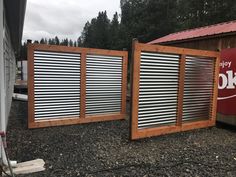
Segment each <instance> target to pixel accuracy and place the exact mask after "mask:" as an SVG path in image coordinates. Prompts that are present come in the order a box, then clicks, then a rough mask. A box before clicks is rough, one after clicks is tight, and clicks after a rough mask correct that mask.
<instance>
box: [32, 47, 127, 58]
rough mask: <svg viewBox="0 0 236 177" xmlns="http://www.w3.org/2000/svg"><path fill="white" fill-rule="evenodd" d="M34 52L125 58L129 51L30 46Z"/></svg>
mask: <svg viewBox="0 0 236 177" xmlns="http://www.w3.org/2000/svg"><path fill="white" fill-rule="evenodd" d="M29 46H30V47H31V48H33V50H42V51H52V52H53V51H54V52H71V53H83V52H85V53H88V54H98V55H109V56H125V55H126V54H127V51H118V50H105V49H94V48H82V47H68V46H61V45H46V44H29Z"/></svg>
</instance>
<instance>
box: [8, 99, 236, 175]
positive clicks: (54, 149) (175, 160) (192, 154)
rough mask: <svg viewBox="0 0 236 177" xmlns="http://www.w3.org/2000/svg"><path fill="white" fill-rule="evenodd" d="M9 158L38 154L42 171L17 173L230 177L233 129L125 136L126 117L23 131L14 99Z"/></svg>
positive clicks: (235, 161) (234, 156)
mask: <svg viewBox="0 0 236 177" xmlns="http://www.w3.org/2000/svg"><path fill="white" fill-rule="evenodd" d="M8 146H9V150H10V157H11V159H16V160H17V161H18V162H23V161H27V160H33V159H36V158H42V159H44V160H45V162H46V170H45V171H44V172H39V173H34V174H29V175H22V177H41V176H47V177H54V176H55V177H67V176H71V177H72V176H73V177H74V176H101V177H105V176H127V177H130V176H204V177H205V176H232V177H233V176H236V131H235V129H234V130H232V129H231V130H227V129H223V128H216V127H214V128H207V129H201V130H194V131H188V132H184V133H176V134H171V135H165V136H160V137H153V138H146V139H142V140H138V141H130V140H129V120H124V121H111V122H102V123H91V124H83V125H74V126H62V127H53V128H42V129H34V130H28V129H27V104H26V103H24V102H19V101H14V102H13V104H12V111H11V116H10V120H9V127H8Z"/></svg>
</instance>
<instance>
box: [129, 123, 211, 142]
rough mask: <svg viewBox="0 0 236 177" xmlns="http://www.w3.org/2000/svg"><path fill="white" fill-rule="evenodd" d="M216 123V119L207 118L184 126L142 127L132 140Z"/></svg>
mask: <svg viewBox="0 0 236 177" xmlns="http://www.w3.org/2000/svg"><path fill="white" fill-rule="evenodd" d="M214 125H215V123H214V121H209V120H206V121H197V122H191V123H184V124H182V126H176V125H169V126H162V127H155V128H147V129H141V130H138V131H137V132H136V134H135V135H134V136H132V140H135V139H140V138H147V137H152V136H159V135H165V134H170V133H176V132H182V131H188V130H194V129H199V128H206V127H212V126H214Z"/></svg>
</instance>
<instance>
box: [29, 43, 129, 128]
mask: <svg viewBox="0 0 236 177" xmlns="http://www.w3.org/2000/svg"><path fill="white" fill-rule="evenodd" d="M35 50H41V51H51V52H70V53H80V54H81V63H80V64H81V81H80V82H81V84H80V90H81V91H80V116H78V117H71V118H68V117H67V118H65V119H63V118H60V119H51V120H49V119H45V120H35V118H34V51H35ZM87 54H97V55H107V56H120V57H122V58H123V60H122V86H121V89H122V95H121V112H115V113H110V114H102V115H101V114H99V115H92V116H91V115H89V116H86V115H85V109H86V105H85V104H86V84H85V83H86V55H87ZM27 57H28V128H41V127H49V126H59V125H72V124H81V123H89V122H97V121H109V120H120V119H125V116H126V94H127V66H128V52H127V51H116V50H104V49H92V48H80V47H67V46H56V45H44V44H29V45H28V56H27Z"/></svg>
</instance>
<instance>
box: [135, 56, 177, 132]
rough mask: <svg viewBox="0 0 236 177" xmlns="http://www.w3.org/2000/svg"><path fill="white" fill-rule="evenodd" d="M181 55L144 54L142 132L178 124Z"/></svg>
mask: <svg viewBox="0 0 236 177" xmlns="http://www.w3.org/2000/svg"><path fill="white" fill-rule="evenodd" d="M179 60H180V56H179V55H170V54H161V53H149V52H142V53H141V63H140V85H139V111H138V128H139V129H141V128H150V127H152V126H160V125H164V124H175V123H176V116H177V101H178V99H177V97H178V77H179Z"/></svg>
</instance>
